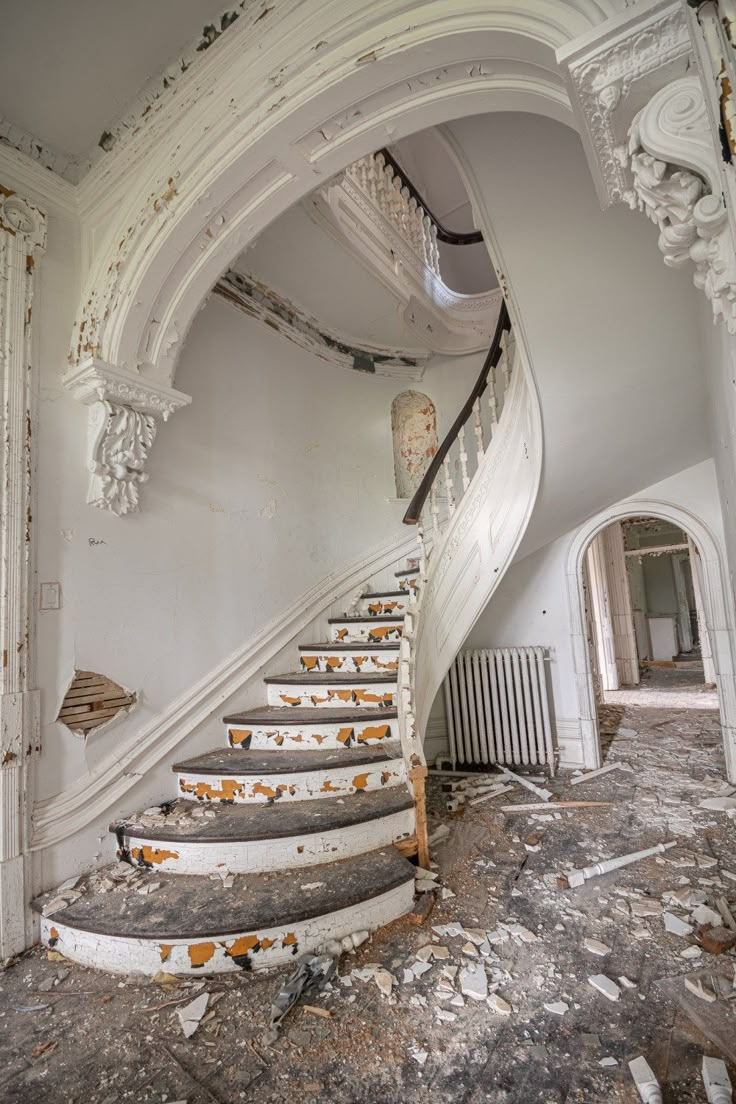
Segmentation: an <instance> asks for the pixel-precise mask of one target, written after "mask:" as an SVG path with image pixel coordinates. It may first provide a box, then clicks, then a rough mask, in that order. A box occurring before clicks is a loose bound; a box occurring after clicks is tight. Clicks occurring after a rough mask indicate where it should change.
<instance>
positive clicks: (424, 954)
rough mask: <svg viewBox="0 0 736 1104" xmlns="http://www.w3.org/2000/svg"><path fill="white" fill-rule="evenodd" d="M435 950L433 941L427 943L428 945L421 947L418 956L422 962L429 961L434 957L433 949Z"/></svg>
mask: <svg viewBox="0 0 736 1104" xmlns="http://www.w3.org/2000/svg"><path fill="white" fill-rule="evenodd" d="M433 950H434V948H433V946H432V944H431V943H427V944H426V946H424V947H420V948H419V950H418V951H417V953H416V957H417V958H418V959H419V961H420V962H429V960H430V959H431V957H432V951H433Z"/></svg>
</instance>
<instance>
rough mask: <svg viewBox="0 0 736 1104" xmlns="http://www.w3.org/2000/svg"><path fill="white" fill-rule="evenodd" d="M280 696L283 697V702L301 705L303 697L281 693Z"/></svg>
mask: <svg viewBox="0 0 736 1104" xmlns="http://www.w3.org/2000/svg"><path fill="white" fill-rule="evenodd" d="M279 697H280V698H281V700H282V702H284V704H285V705H301V704H302V699H301V698H295V697H292V696H291V694H279Z"/></svg>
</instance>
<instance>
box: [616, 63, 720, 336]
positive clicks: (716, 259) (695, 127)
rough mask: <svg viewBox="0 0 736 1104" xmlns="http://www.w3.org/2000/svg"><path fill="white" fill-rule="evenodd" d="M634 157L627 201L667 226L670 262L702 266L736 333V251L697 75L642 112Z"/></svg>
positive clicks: (710, 293) (716, 310) (635, 128)
mask: <svg viewBox="0 0 736 1104" xmlns="http://www.w3.org/2000/svg"><path fill="white" fill-rule="evenodd" d="M626 159H627V163H628V167H629V169H630V171H631V174H632V178H633V181H632V188H631V189H630V190H629V191H627V192H626V194H625V196H624V198H625V199H626V200H627V202H628V203H629V206H630V207H631V208H632V209H636V208H638V209H639V210H640V211H643V212H644V213H645V214H646V215H647V216H648V217H649V218H650V219H651V220H652V222H653V223H654V224H655V225H656V226H657V227H658V228H659V248H660V249H661V251H662V253H663V254H664V259H665V264H667V265H670V266H671V267H673V268H681V267H683V266H685V265H688V264H690V263H692V264H694V266H695V271H694V273H693V282H694V283H695V286H696V287H699V288H701V289H702V291H704V292H705V295H706V297H707V298H708V300H709V301H710V304H711V308H712V310H713V317H714V319H716V320H719V319H722V320H723V321H724V322H725V323H726V326H727V327H728V330H729V333H732V334H736V248H735V247H734V239H733V234H732V232H731V227H730V223H729V218H728V212H727V210H726V207H725V204H724V201H723V197H722V193H721V187H720V176H719V167H718V161H717V155H716V150H715V148H714V146H713V142H712V139H711V131H710V129H709V125H708V114H707V107H706V103H705V99H704V95H703V88H702V85H701V83H700V80H699V79H698V78H697V77H683V78H681V79H680V80H676V81H673V82H672V83H671V84H668V85H666V86H665V87H664V88H661V89H660V90H659V92H657V93H656V94H655V95H654V96H653V97H652V98H651V100H650V101H649V103H648V104H647V105H646V107H644V108H643V109H642V110H641V111H640V112H639V113H638V115H636V117H635V118H634V120H633V122H632V124H631V127H630V129H629V142H628V148H627V150H626Z"/></svg>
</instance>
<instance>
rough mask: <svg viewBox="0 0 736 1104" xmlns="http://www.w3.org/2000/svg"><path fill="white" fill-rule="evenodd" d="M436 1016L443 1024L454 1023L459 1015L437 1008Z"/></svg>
mask: <svg viewBox="0 0 736 1104" xmlns="http://www.w3.org/2000/svg"><path fill="white" fill-rule="evenodd" d="M434 1014H435V1016H436V1018H437V1019H438V1020H441V1021H442V1022H443V1023H454V1022H455V1020H456V1019H457V1014H456V1013H455V1012H450V1011H449V1009H447V1008H435V1010H434Z"/></svg>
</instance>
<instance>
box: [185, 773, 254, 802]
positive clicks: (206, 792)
mask: <svg viewBox="0 0 736 1104" xmlns="http://www.w3.org/2000/svg"><path fill="white" fill-rule="evenodd" d="M179 789H180V790H181V791H182V792H183V793H193V794H194V796H195V797H198V798H199V799H200V800H202V801H205V800H207V801H235V799H236V798H237V797H239V796H240V795H241V794H242V792H243V783H242V782H236V781H235V779H234V778H220V779H218V781H217V782H214V783H213V782H187V781H186V780H185V779H184V778H182V779H181V781H180V782H179Z"/></svg>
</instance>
